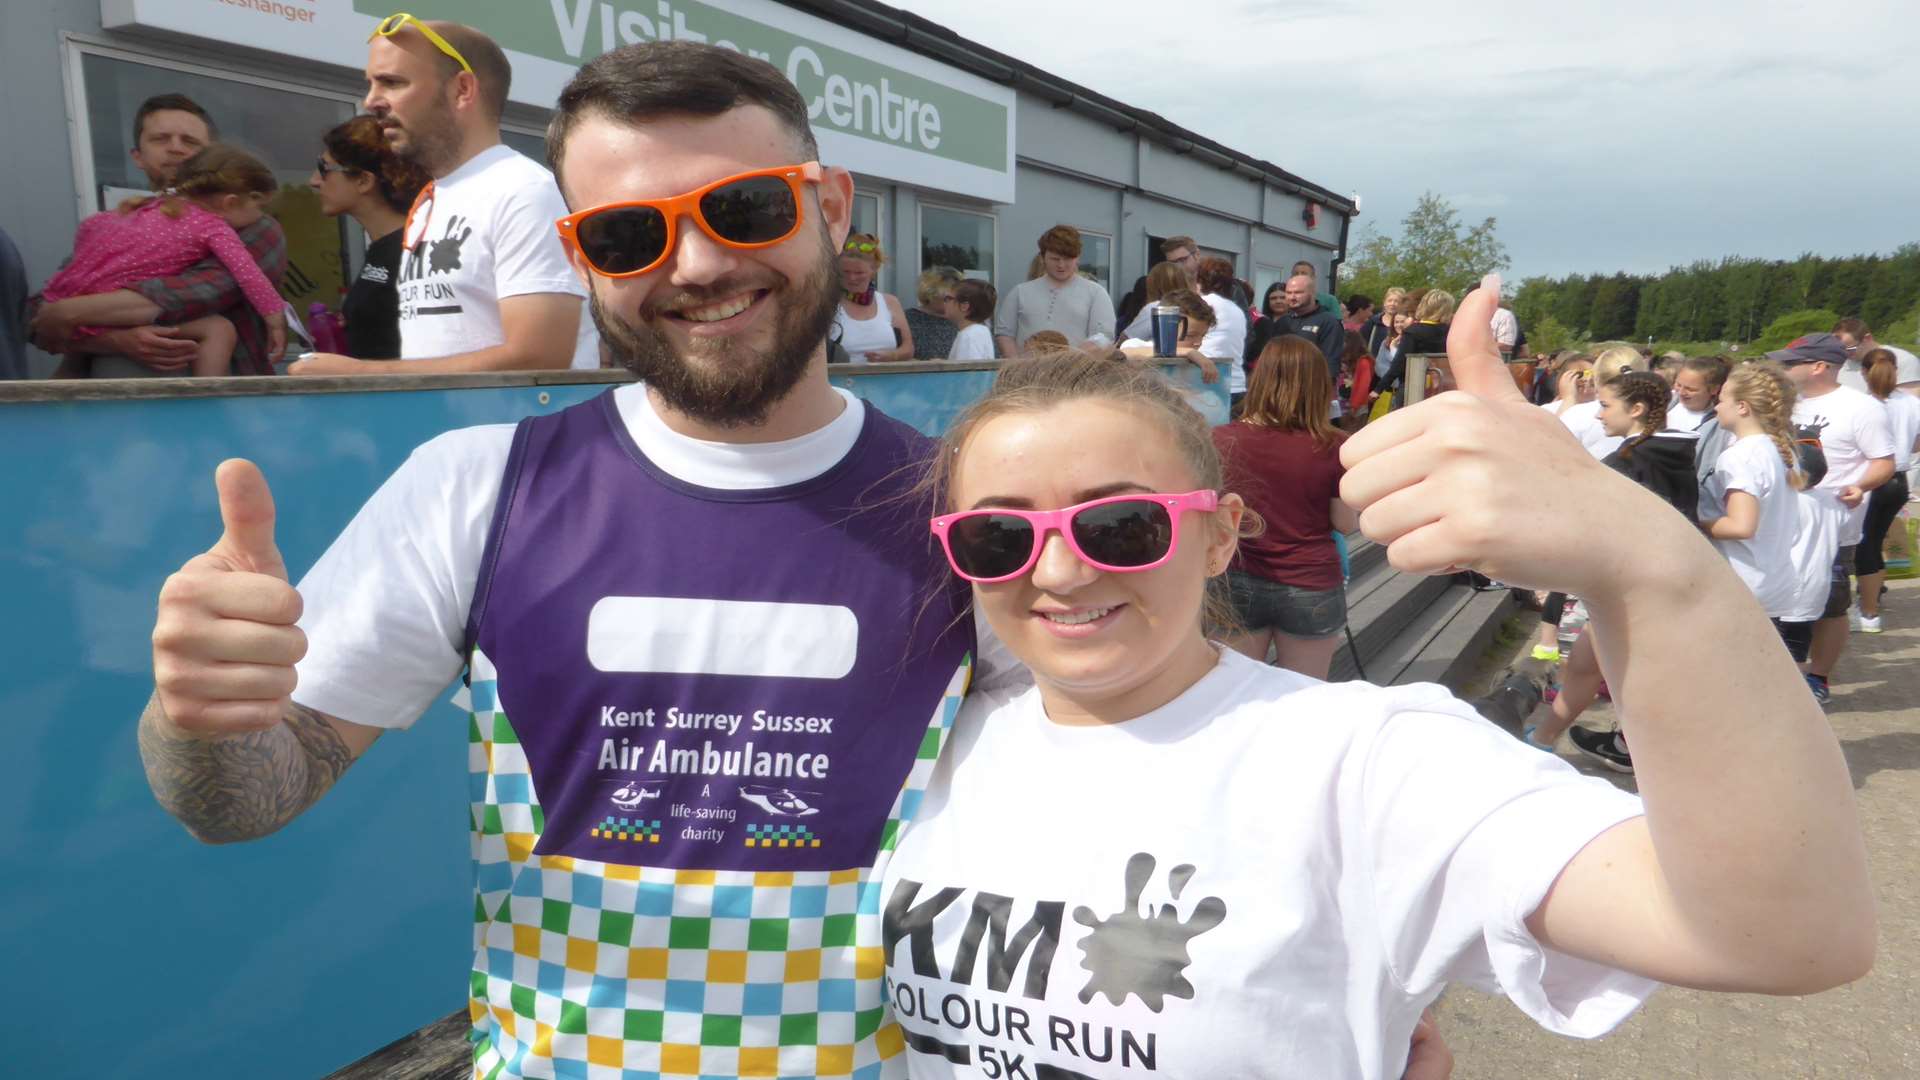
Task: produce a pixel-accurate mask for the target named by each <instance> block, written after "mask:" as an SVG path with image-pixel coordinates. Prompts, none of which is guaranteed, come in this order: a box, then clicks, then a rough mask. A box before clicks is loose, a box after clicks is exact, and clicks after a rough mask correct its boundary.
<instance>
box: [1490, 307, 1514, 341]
mask: <svg viewBox="0 0 1920 1080" xmlns="http://www.w3.org/2000/svg"><path fill="white" fill-rule="evenodd" d="M1492 321H1493V340H1494V341H1495V342H1497V343H1499V346H1500V348H1502V349H1506V350H1509V351H1511V350H1512V349H1513V346H1514V343H1515V342H1517V341H1519V340H1520V320H1519V319H1517V318H1515V317H1514V315H1513V312H1511V311H1508V310H1507V309H1506V308H1500V309H1498V310H1496V311H1495V312H1494V313H1493V320H1492Z"/></svg>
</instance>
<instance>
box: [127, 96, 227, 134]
mask: <svg viewBox="0 0 1920 1080" xmlns="http://www.w3.org/2000/svg"><path fill="white" fill-rule="evenodd" d="M157 112H183V113H192V114H193V115H195V116H197V117H199V118H200V120H201V122H202V123H204V124H206V125H207V135H208V136H209V137H210V138H213V139H218V138H219V137H220V128H219V126H218V125H216V124H215V123H214V122H213V117H211V116H209V115H207V110H205V109H203V108H201V107H200V103H199V102H197V101H195V100H193V99H192V98H190V97H188V96H187V95H185V94H155V95H153V96H152V97H150V98H148V99H147V100H145V101H143V102H141V103H140V107H139V108H138V109H136V110H134V113H133V145H135V146H139V145H140V133H141V131H142V130H143V129H145V128H146V126H147V117H149V116H152V115H153V114H154V113H157Z"/></svg>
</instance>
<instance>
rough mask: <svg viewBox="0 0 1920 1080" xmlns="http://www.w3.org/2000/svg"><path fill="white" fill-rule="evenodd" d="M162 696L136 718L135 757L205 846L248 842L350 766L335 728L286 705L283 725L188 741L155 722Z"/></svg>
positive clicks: (288, 817)
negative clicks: (137, 740)
mask: <svg viewBox="0 0 1920 1080" xmlns="http://www.w3.org/2000/svg"><path fill="white" fill-rule="evenodd" d="M162 720H163V715H162V713H161V711H160V699H159V697H158V696H157V695H156V696H155V697H154V698H153V699H152V700H150V701H148V702H147V708H146V711H145V712H144V713H142V714H141V716H140V759H141V761H142V762H144V763H145V765H146V768H147V783H148V784H149V785H151V786H152V787H153V794H154V796H155V797H156V798H157V799H159V801H160V805H161V807H162V808H163V809H165V810H166V811H167V813H169V814H172V815H173V816H174V817H176V818H178V819H179V820H180V823H181V824H183V825H185V826H186V827H187V831H188V832H190V833H192V834H193V835H194V836H195V837H196V838H198V839H200V840H204V841H206V842H207V843H210V844H225V843H232V842H234V841H236V840H253V839H256V838H258V837H262V836H265V835H267V834H268V833H271V832H273V831H274V830H276V829H278V828H280V827H281V826H282V825H285V824H286V823H287V822H289V821H292V820H293V819H294V818H295V817H297V816H299V814H300V812H301V811H303V810H305V809H306V808H307V807H309V806H312V805H313V803H314V801H315V800H316V799H318V798H320V796H322V795H324V794H326V792H327V789H328V788H330V787H332V786H333V784H334V781H336V780H338V779H340V774H341V773H344V772H346V771H347V766H349V765H351V764H353V754H352V752H351V751H350V750H348V749H347V746H346V744H345V743H343V742H342V741H341V740H340V735H339V733H338V732H336V731H334V730H333V727H332V725H330V724H328V723H327V721H326V719H325V718H324V717H322V716H321V715H320V714H319V713H316V712H314V711H313V710H312V709H308V708H305V707H303V706H300V705H296V704H292V703H289V704H288V706H287V711H286V715H285V717H283V718H282V720H281V722H280V723H279V724H278V725H276V726H274V727H271V728H268V729H267V730H265V731H257V732H253V733H251V734H247V735H236V736H233V737H231V738H226V739H188V738H181V737H178V736H174V735H170V734H168V733H166V732H164V731H162V730H161V728H160V727H159V726H158V725H159V723H160V722H161V721H162Z"/></svg>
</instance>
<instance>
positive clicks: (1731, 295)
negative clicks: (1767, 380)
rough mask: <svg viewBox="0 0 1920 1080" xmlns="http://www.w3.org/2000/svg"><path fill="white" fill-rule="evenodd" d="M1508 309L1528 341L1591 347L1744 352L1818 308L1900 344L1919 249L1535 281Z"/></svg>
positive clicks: (1907, 324)
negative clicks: (1678, 344)
mask: <svg viewBox="0 0 1920 1080" xmlns="http://www.w3.org/2000/svg"><path fill="white" fill-rule="evenodd" d="M1512 307H1513V312H1514V314H1515V315H1516V316H1518V317H1519V319H1520V323H1521V325H1523V326H1526V327H1528V328H1529V334H1531V333H1532V330H1531V328H1532V327H1536V326H1542V327H1552V328H1553V329H1555V330H1558V329H1559V328H1562V327H1564V328H1565V331H1566V333H1567V335H1568V336H1569V337H1570V338H1573V339H1583V338H1584V339H1586V340H1591V341H1608V340H1614V341H1619V340H1627V341H1646V340H1647V339H1649V338H1652V339H1654V340H1656V341H1725V342H1738V343H1743V344H1744V343H1747V342H1753V341H1756V340H1758V339H1759V338H1761V337H1762V336H1763V335H1765V334H1766V331H1767V329H1768V327H1769V326H1770V325H1772V324H1773V323H1774V322H1775V321H1776V320H1780V319H1782V318H1785V317H1788V316H1792V315H1796V314H1798V313H1802V312H1810V311H1816V310H1817V311H1822V312H1838V313H1839V314H1840V315H1843V316H1845V315H1853V316H1858V317H1859V318H1861V319H1863V320H1865V321H1866V323H1867V325H1868V326H1870V327H1873V329H1874V331H1875V336H1876V337H1878V338H1880V339H1881V340H1883V341H1898V342H1908V341H1911V340H1912V339H1913V337H1914V333H1915V329H1916V327H1915V324H1916V322H1920V243H1911V244H1906V245H1903V246H1902V247H1900V248H1899V249H1898V250H1896V251H1894V252H1893V253H1892V254H1890V255H1852V256H1847V257H1844V258H1828V257H1825V256H1820V255H1813V254H1806V255H1802V256H1800V257H1799V258H1797V259H1794V260H1792V261H1791V262H1788V261H1783V260H1778V259H1774V260H1768V259H1750V258H1740V257H1737V256H1736V257H1728V258H1724V259H1721V260H1720V261H1719V262H1717V263H1715V262H1709V261H1706V260H1701V261H1699V262H1695V263H1693V264H1692V265H1691V266H1676V267H1674V268H1673V269H1671V270H1668V271H1667V272H1666V273H1664V274H1658V275H1638V274H1625V273H1615V274H1594V275H1582V274H1574V275H1570V276H1568V277H1563V278H1546V277H1533V278H1528V279H1527V280H1525V281H1523V282H1521V283H1520V287H1519V289H1518V290H1517V291H1516V292H1515V293H1514V295H1513V298H1512ZM1816 321H1818V320H1816ZM1820 329H1826V327H1824V326H1823V327H1820Z"/></svg>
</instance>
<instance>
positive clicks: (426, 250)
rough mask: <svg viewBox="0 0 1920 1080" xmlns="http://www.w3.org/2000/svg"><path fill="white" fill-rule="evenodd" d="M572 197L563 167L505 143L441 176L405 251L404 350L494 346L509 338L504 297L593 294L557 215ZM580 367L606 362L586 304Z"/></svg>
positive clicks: (416, 354)
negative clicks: (560, 173) (563, 189)
mask: <svg viewBox="0 0 1920 1080" xmlns="http://www.w3.org/2000/svg"><path fill="white" fill-rule="evenodd" d="M566 213H567V204H566V203H565V201H563V200H562V199H561V198H560V188H559V187H558V186H557V185H555V184H554V182H553V174H552V173H550V172H548V171H547V170H545V169H543V168H541V167H540V166H539V165H538V164H537V163H535V162H534V161H533V160H532V159H530V158H528V157H526V156H525V155H523V154H521V153H519V152H518V151H515V150H514V149H512V148H511V147H509V146H506V145H504V144H502V145H497V146H493V147H490V148H488V149H486V150H483V151H481V152H480V153H478V154H475V155H474V156H473V157H472V158H470V159H469V160H468V161H467V162H466V163H465V164H463V165H461V166H460V167H459V168H458V169H455V170H454V171H453V172H451V173H449V174H447V175H446V176H444V177H441V178H440V179H438V180H436V181H434V184H433V192H432V202H431V204H430V205H429V204H427V203H422V204H421V206H420V207H419V209H418V210H416V211H415V213H414V217H413V220H412V222H411V224H410V226H409V228H408V232H407V236H406V238H405V239H406V241H407V244H408V250H405V251H403V252H401V254H400V277H399V282H398V285H397V286H396V287H397V288H398V290H399V294H400V355H401V357H402V358H404V359H408V360H430V359H433V358H434V357H439V356H454V355H457V354H460V353H469V352H474V351H476V350H479V349H488V348H492V347H494V346H496V345H499V344H501V343H503V342H505V341H506V334H505V333H504V331H502V329H501V327H500V301H502V300H505V299H507V298H509V297H514V296H528V295H532V294H535V293H562V294H565V295H567V296H577V297H580V298H581V299H582V300H585V299H586V295H587V290H586V287H585V286H583V285H581V284H580V279H579V278H578V277H576V276H575V275H574V272H573V267H572V266H571V265H569V264H568V262H567V255H566V251H565V249H563V248H562V247H561V245H560V234H559V233H558V232H556V231H555V230H554V227H553V223H554V221H555V220H557V219H559V218H561V217H564V216H566ZM570 366H572V367H576V368H597V367H599V366H600V336H599V334H598V333H597V332H595V330H594V328H593V320H592V319H590V318H588V317H587V312H586V308H585V305H584V304H583V305H582V307H581V311H580V330H579V334H578V336H577V337H576V338H575V340H574V348H573V361H572V364H571V365H570Z"/></svg>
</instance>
